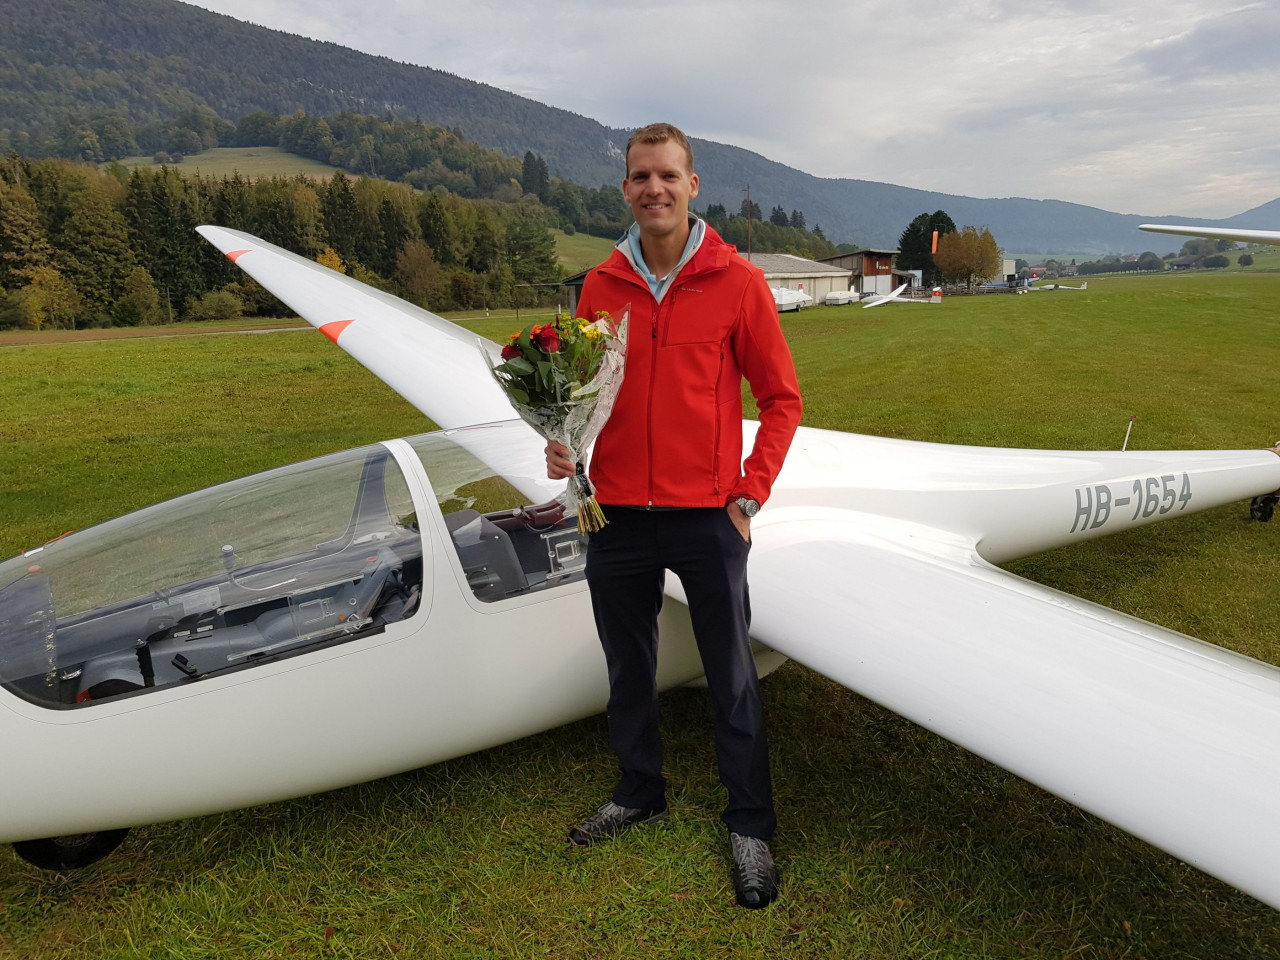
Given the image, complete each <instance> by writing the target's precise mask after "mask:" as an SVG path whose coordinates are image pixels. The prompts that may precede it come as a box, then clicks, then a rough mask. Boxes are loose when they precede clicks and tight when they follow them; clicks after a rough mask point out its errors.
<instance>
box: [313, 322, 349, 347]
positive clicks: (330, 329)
mask: <svg viewBox="0 0 1280 960" xmlns="http://www.w3.org/2000/svg"><path fill="white" fill-rule="evenodd" d="M353 323H355V321H354V320H335V321H333V323H326V324H325V325H324V326H323V327H321V328H320V332H321V333H323V334H324V335H325V336H326V337H328V338H329V339H330V340H332V341H333V342H334V343H337V342H338V337H340V336H342V331H343V330H345V329H347V327H349V326H351V324H353Z"/></svg>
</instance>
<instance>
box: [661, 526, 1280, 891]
mask: <svg viewBox="0 0 1280 960" xmlns="http://www.w3.org/2000/svg"><path fill="white" fill-rule="evenodd" d="M752 534H753V541H754V549H753V551H752V558H751V606H752V609H753V620H752V630H751V633H752V635H753V636H754V637H755V638H757V639H758V640H760V641H761V642H763V643H765V644H767V645H769V646H770V647H772V648H774V649H776V650H777V651H778V652H780V653H783V654H785V655H787V656H788V657H791V658H793V659H795V660H797V661H799V662H800V663H803V664H805V665H807V666H809V667H811V668H813V669H814V670H817V671H818V672H820V673H822V674H825V675H826V676H828V677H830V678H832V679H833V680H836V681H837V682H839V683H842V684H844V685H846V686H848V687H850V688H851V689H853V690H855V691H857V692H858V693H861V694H863V695H864V696H866V697H868V698H870V699H872V700H875V701H876V702H878V703H880V704H882V705H884V706H885V707H887V708H889V709H890V710H893V711H894V712H896V713H899V714H901V715H902V716H904V717H907V718H909V719H911V720H914V721H915V722H917V723H919V724H921V725H922V726H924V727H927V728H928V729H930V730H933V731H935V732H936V733H938V734H940V735H941V736H943V737H946V738H947V739H949V740H951V741H953V742H954V743H957V744H959V745H961V746H963V747H965V748H967V749H969V750H972V751H973V752H975V753H977V754H979V755H980V756H983V757H985V758H987V759H988V760H991V761H992V762H994V763H997V764H999V765H1000V766H1002V767H1005V768H1006V769H1008V770H1010V771H1012V772H1014V773H1016V774H1018V775H1019V776H1022V777H1024V778H1026V779H1028V780H1030V781H1031V782H1033V783H1036V784H1038V785H1040V786H1041V787H1044V788H1045V789H1047V790H1049V791H1051V792H1053V793H1055V794H1057V795H1058V796H1060V797H1062V798H1064V799H1066V800H1068V801H1070V802H1071V803H1073V804H1076V805H1078V806H1080V807H1082V808H1084V809H1086V810H1089V811H1091V812H1093V813H1095V814H1097V815H1098V816H1100V817H1102V818H1104V819H1106V820H1108V821H1110V822H1111V823H1114V824H1116V825H1118V826H1120V827H1122V828H1124V829H1125V830H1128V831H1130V832H1132V833H1134V834H1135V835H1137V836H1139V837H1142V838H1144V839H1146V840H1148V841H1149V842H1151V843H1153V844H1155V845H1157V846H1159V847H1161V848H1163V849H1164V850H1167V851H1169V852H1170V853H1172V854H1174V855H1175V856H1178V857H1180V858H1182V859H1184V860H1186V861H1187V862H1188V863H1191V864H1194V865H1195V866H1197V867H1199V868H1200V869H1203V870H1205V871H1207V872H1209V873H1212V874H1214V875H1216V876H1218V877H1220V878H1221V879H1223V880H1225V881H1227V882H1228V883H1231V884H1233V885H1235V886H1238V887H1239V888H1240V889H1242V890H1245V891H1247V892H1249V893H1251V894H1252V895H1253V896H1255V897H1258V898H1259V899H1261V900H1263V901H1264V902H1266V903H1269V904H1271V905H1272V906H1275V907H1280V871H1277V870H1276V868H1275V865H1276V863H1278V862H1280V818H1278V817H1276V816H1275V798H1276V796H1277V795H1280V751H1278V750H1277V749H1276V744H1277V743H1280V670H1277V669H1275V668H1273V667H1271V666H1268V665H1266V664H1262V663H1259V662H1257V661H1255V660H1251V659H1249V658H1247V657H1243V656H1240V655H1238V654H1233V653H1231V652H1228V651H1225V650H1222V649H1220V648H1218V647H1215V646H1212V645H1210V644H1207V643H1203V642H1201V641H1199V640H1195V639H1193V638H1191V637H1187V636H1184V635H1182V634H1178V633H1174V632H1173V631H1170V630H1165V629H1163V628H1161V627H1157V626H1155V625H1154V624H1150V623H1147V622H1145V621H1142V620H1138V619H1135V618H1133V617H1129V616H1126V615H1124V614H1120V613H1117V612H1115V611H1113V610H1108V609H1106V608H1105V607H1101V606H1098V605H1095V604H1092V603H1088V602H1086V601H1083V600H1079V599H1076V598H1075V597H1071V596H1069V595H1067V594H1064V593H1060V592H1058V591H1055V590H1052V589H1049V588H1047V587H1043V586H1040V585H1038V584H1035V583H1031V582H1030V581H1027V580H1023V579H1021V578H1019V577H1016V576H1014V575H1012V574H1010V573H1006V572H1005V571H1003V570H1001V569H999V568H997V567H994V566H992V565H990V564H988V563H986V562H985V561H984V560H982V559H981V558H980V557H979V556H978V554H977V553H976V551H975V548H974V544H973V543H971V542H969V541H968V540H967V539H966V538H965V537H961V536H957V535H955V534H952V533H947V532H945V531H942V530H940V529H936V528H931V527H926V526H923V525H918V524H906V523H903V522H902V521H887V520H885V519H884V518H878V517H874V516H870V515H867V514H861V513H857V512H855V511H850V510H839V509H830V508H826V509H823V508H802V507H796V508H786V509H782V510H778V511H776V512H775V514H774V515H773V516H772V517H767V518H766V515H763V514H762V516H761V518H760V522H758V524H757V525H756V526H754V527H753V530H752ZM671 592H673V593H676V592H677V591H676V590H672V591H671ZM677 595H678V594H677ZM926 598H927V599H926Z"/></svg>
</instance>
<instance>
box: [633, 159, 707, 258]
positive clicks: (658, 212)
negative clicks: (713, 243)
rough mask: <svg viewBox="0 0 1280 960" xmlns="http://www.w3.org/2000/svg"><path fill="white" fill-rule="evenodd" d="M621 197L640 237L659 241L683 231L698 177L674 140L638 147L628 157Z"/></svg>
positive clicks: (696, 190) (694, 195)
mask: <svg viewBox="0 0 1280 960" xmlns="http://www.w3.org/2000/svg"><path fill="white" fill-rule="evenodd" d="M622 195H623V196H624V197H625V198H626V200H627V204H628V205H629V206H630V207H631V214H632V216H634V217H635V218H636V223H638V224H640V234H641V236H649V237H661V236H665V235H667V234H670V233H672V232H674V231H677V230H682V229H684V226H685V224H686V223H687V222H688V220H689V201H690V200H692V199H693V198H694V197H696V196H697V195H698V175H697V174H696V173H694V172H693V171H692V170H690V169H689V159H688V156H687V155H686V154H685V152H684V148H683V147H681V146H680V145H679V144H678V143H676V142H675V141H673V140H664V141H663V142H662V143H637V144H634V145H632V147H631V150H630V151H629V152H628V153H627V179H626V180H624V181H623V182H622Z"/></svg>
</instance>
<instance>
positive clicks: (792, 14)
mask: <svg viewBox="0 0 1280 960" xmlns="http://www.w3.org/2000/svg"><path fill="white" fill-rule="evenodd" d="M198 5H199V6H202V7H206V8H208V9H211V10H216V11H218V12H220V13H226V14H229V15H231V16H233V17H236V18H238V19H242V20H249V21H252V22H254V23H258V24H261V25H263V26H268V27H274V28H276V29H279V30H286V31H288V32H290V33H299V34H302V35H304V36H308V37H313V38H315V39H319V40H329V41H332V42H335V43H340V44H343V45H345V46H350V47H355V48H356V49H358V50H362V51H364V52H366V53H374V54H380V55H382V56H387V57H391V58H393V59H395V60H402V61H405V62H408V63H416V64H422V65H424V66H429V67H435V68H437V69H441V70H447V71H449V72H450V73H455V74H458V75H459V76H463V77H467V78H469V79H472V80H479V81H482V82H484V83H489V84H492V85H494V86H496V87H501V88H502V89H504V90H510V91H512V92H515V93H519V94H523V95H524V96H527V97H531V98H533V99H535V100H540V101H542V102H543V103H547V104H550V105H551V106H555V107H562V108H564V109H566V110H572V111H573V112H575V113H580V114H583V115H585V116H588V117H591V118H593V119H595V120H599V121H600V122H601V123H604V124H607V125H609V126H613V127H624V128H626V127H635V126H638V125H641V124H644V123H649V122H652V121H654V120H658V119H664V120H670V121H671V122H673V123H676V124H677V125H679V126H680V127H682V128H683V129H684V130H685V131H686V132H687V133H689V134H690V135H691V136H696V137H702V138H704V139H708V140H717V141H720V142H722V143H731V144H735V145H737V146H741V147H746V148H748V149H751V150H755V151H757V152H759V153H761V154H763V155H764V156H766V157H768V158H770V159H772V160H778V161H780V162H782V163H786V164H788V165H790V166H793V167H797V168H799V169H801V170H804V171H806V172H808V173H812V174H816V175H818V176H824V177H853V178H859V179H865V180H880V181H884V182H887V183H895V184H901V185H903V186H910V187H920V188H923V189H928V190H939V191H943V192H945V193H959V194H967V195H969V196H978V197H1005V196H1019V197H1035V198H1045V199H1050V198H1051V199H1058V200H1070V201H1074V202H1077V203H1085V204H1089V205H1091V206H1097V207H1102V208H1104V209H1107V210H1113V211H1116V212H1120V213H1143V214H1151V215H1155V214H1166V213H1175V214H1185V215H1188V216H1199V217H1207V218H1218V217H1227V216H1231V215H1232V214H1235V213H1240V212H1241V211H1244V210H1246V209H1249V208H1250V207H1254V206H1257V205H1258V204H1260V203H1265V202H1267V201H1268V200H1272V199H1275V198H1276V197H1278V196H1280V10H1277V7H1276V4H1275V0H1263V2H1253V3H1238V4H1233V3H1231V2H1230V0H1227V2H1219V0H1214V2H1209V0H1159V2H1153V0H1114V2H1098V0H1071V2H1069V3H1068V2H1063V0H1039V2H1018V3H1014V2H1010V0H949V2H937V0H922V2H916V3H874V4H871V3H863V2H849V0H844V2H841V0H813V2H807V3H798V2H795V0H791V2H781V0H648V2H641V3H635V2H629V3H628V2H617V0H558V2H556V3H542V2H538V0H526V2H520V3H517V2H508V0H450V2H441V0H382V2H381V3H378V4H376V5H374V4H359V3H354V4H353V3H351V2H350V0H201V2H199V4H198Z"/></svg>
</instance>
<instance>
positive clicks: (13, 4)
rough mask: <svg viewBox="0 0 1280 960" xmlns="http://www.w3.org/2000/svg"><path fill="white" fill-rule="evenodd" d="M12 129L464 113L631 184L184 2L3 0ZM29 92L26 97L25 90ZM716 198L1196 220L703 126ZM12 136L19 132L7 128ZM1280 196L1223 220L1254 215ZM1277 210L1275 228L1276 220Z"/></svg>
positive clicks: (430, 85)
mask: <svg viewBox="0 0 1280 960" xmlns="http://www.w3.org/2000/svg"><path fill="white" fill-rule="evenodd" d="M0 21H3V22H5V23H6V24H7V25H8V28H7V30H6V31H5V33H4V35H3V36H0V90H3V91H5V93H6V94H7V95H6V96H4V97H0V128H7V129H6V130H5V131H4V132H5V133H7V135H8V136H9V137H10V138H11V139H12V138H14V137H19V136H21V135H22V134H23V133H24V132H30V131H42V130H45V129H47V128H48V127H49V126H50V125H51V123H52V119H51V118H57V117H62V118H67V117H73V116H75V115H78V114H84V113H87V112H92V111H94V110H98V111H102V110H117V111H120V112H121V113H124V114H125V115H126V116H127V117H129V119H130V120H131V122H144V121H148V120H156V119H161V118H167V117H168V116H171V115H173V114H176V113H177V112H178V111H179V110H181V109H184V108H193V107H194V108H201V107H203V108H207V109H210V110H212V111H213V112H215V113H217V114H218V115H220V116H222V117H224V118H226V119H229V120H239V118H240V117H241V116H244V115H245V114H248V113H252V112H255V111H258V110H266V111H272V112H279V113H292V112H294V111H295V110H299V109H301V110H305V111H306V112H307V113H315V114H318V115H328V114H331V113H334V112H339V111H343V110H351V111H359V112H365V113H368V112H371V111H377V112H389V113H391V114H392V115H394V116H397V117H405V118H414V117H417V118H421V119H423V120H426V121H428V122H430V123H432V124H436V125H440V126H448V127H454V128H457V129H459V130H461V132H462V134H463V135H464V136H465V137H467V138H468V139H471V140H474V141H475V142H477V143H479V144H481V145H483V146H486V147H491V148H494V149H498V150H501V151H503V152H505V153H508V154H510V155H513V156H517V157H518V156H521V155H522V154H523V153H524V152H525V151H526V150H529V151H532V152H534V153H536V154H539V155H541V156H543V157H544V158H545V159H546V160H547V164H548V168H549V170H550V172H551V173H552V174H555V175H560V176H564V177H566V178H567V179H572V180H574V181H576V182H578V183H581V184H583V185H586V186H598V185H599V184H601V183H615V184H616V183H618V182H620V181H621V179H622V176H623V162H622V154H621V147H622V145H623V144H625V142H626V139H627V137H628V136H629V134H630V131H627V130H618V129H614V128H611V127H607V126H605V125H604V124H601V123H599V122H597V121H595V120H592V119H591V118H589V117H584V116H581V115H580V114H576V113H572V112H571V111H567V110H563V109H560V108H557V107H552V106H549V105H547V104H543V103H540V102H539V101H536V100H532V99H530V98H527V97H522V96H520V95H518V94H514V93H510V92H508V91H504V90H501V89H499V88H497V87H493V86H491V85H488V84H483V83H480V82H478V81H474V80H468V79H466V78H464V77H459V76H457V75H455V74H452V73H449V72H447V71H443V70H438V69H435V68H432V67H424V66H418V65H414V64H407V63H403V62H400V61H396V60H392V59H390V58H387V57H381V56H377V55H374V54H366V53H362V52H360V51H356V50H353V49H351V48H348V47H343V46H340V45H338V44H333V43H328V42H325V41H319V40H310V39H308V38H305V37H300V36H297V35H295V34H289V33H286V32H283V31H279V30H274V29H272V28H269V27H262V26H258V25H256V24H251V23H247V22H245V21H240V20H236V19H235V18H232V17H229V16H226V15H224V14H218V13H214V12H212V11H209V10H205V9H203V8H201V7H196V6H193V5H190V4H186V3H181V2H179V0H114V2H112V3H103V2H96V0H41V2H37V0H0ZM24 94H25V99H24V96H23V95H24ZM692 139H693V144H694V150H695V154H696V156H697V163H698V172H699V174H700V176H701V179H702V193H701V196H700V198H699V199H700V201H701V202H702V203H722V204H724V205H725V206H726V207H727V208H729V209H737V207H738V205H739V204H740V202H741V199H742V192H741V191H742V188H743V187H744V186H746V185H747V184H748V183H749V184H751V187H752V194H753V199H754V200H756V201H757V202H758V203H759V204H760V206H761V207H762V208H763V209H769V208H770V207H772V206H774V205H781V206H783V207H784V208H785V209H787V210H791V209H799V210H801V211H803V212H804V214H805V216H806V218H807V220H808V222H809V223H810V224H820V225H821V226H822V227H823V230H824V232H825V233H826V235H827V236H828V237H830V238H831V239H832V240H835V241H851V242H858V243H862V244H866V245H869V246H877V247H892V246H895V245H896V243H897V238H898V235H899V234H900V233H901V231H902V229H903V228H904V227H905V226H906V225H907V223H908V222H910V220H911V219H912V218H913V217H915V216H916V215H917V214H919V213H922V212H932V211H933V210H936V209H944V210H946V211H947V213H948V214H950V215H951V217H952V218H953V219H954V220H955V221H956V222H957V223H973V224H976V225H986V226H988V227H990V228H991V230H992V232H993V233H994V234H995V236H996V239H997V240H998V241H999V242H1000V244H1001V245H1002V246H1003V247H1004V248H1005V249H1006V250H1011V251H1016V252H1017V253H1019V254H1022V255H1031V254H1038V253H1054V254H1059V255H1062V254H1071V255H1079V256H1094V255H1099V254H1104V253H1121V252H1134V253H1136V252H1138V251H1141V250H1145V249H1150V248H1151V244H1152V236H1151V235H1150V234H1144V233H1141V232H1139V231H1138V230H1137V229H1136V227H1137V224H1139V223H1142V222H1146V221H1149V220H1161V219H1166V220H1167V219H1176V220H1180V221H1182V220H1186V219H1188V218H1185V217H1180V216H1175V215H1165V216H1154V215H1136V214H1118V213H1112V212H1110V211H1106V210H1102V209H1100V208H1097V207H1090V206H1087V205H1084V204H1074V203H1070V202H1068V201H1061V200H1033V199H1028V198H1017V197H1013V198H979V197H967V196H962V195H958V194H947V193H942V192H938V191H930V190H923V189H919V188H913V187H901V186H897V185H894V184H886V183H881V182H877V181H869V180H858V179H853V178H822V177H816V176H813V175H812V174H808V173H805V172H804V171H802V170H798V169H796V168H793V167H789V166H787V165H785V164H782V163H779V162H777V161H773V160H769V159H768V158H766V157H763V156H761V155H760V154H758V153H754V152H752V151H749V150H746V149H744V148H741V147H735V146H732V145H730V144H722V143H717V142H714V141H709V140H703V139H701V138H692ZM0 142H3V140H0ZM1272 204H1274V205H1275V207H1274V209H1275V211H1276V214H1277V217H1276V219H1280V198H1278V199H1277V200H1276V201H1272V202H1271V203H1268V204H1262V205H1260V206H1259V207H1256V208H1253V209H1252V210H1247V211H1244V212H1243V213H1240V214H1237V215H1235V216H1234V217H1230V218H1226V219H1223V220H1212V221H1203V220H1200V219H1199V218H1195V219H1197V220H1199V222H1203V223H1206V224H1209V225H1225V226H1246V225H1252V224H1253V223H1254V222H1256V221H1257V220H1258V219H1259V218H1260V217H1265V216H1269V215H1270V209H1271V207H1272ZM1275 222H1276V220H1272V221H1270V222H1269V223H1267V224H1259V225H1262V226H1273V227H1274V226H1275Z"/></svg>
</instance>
